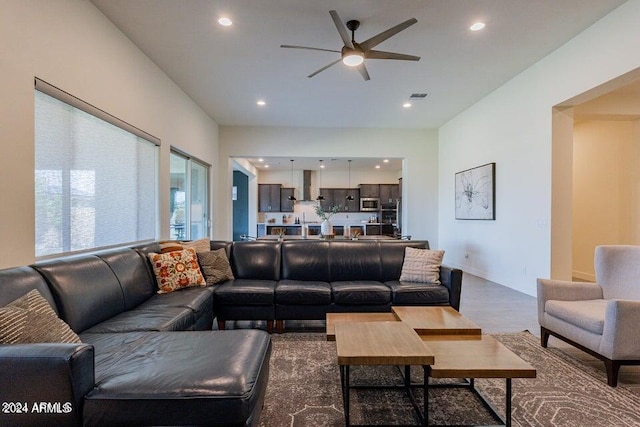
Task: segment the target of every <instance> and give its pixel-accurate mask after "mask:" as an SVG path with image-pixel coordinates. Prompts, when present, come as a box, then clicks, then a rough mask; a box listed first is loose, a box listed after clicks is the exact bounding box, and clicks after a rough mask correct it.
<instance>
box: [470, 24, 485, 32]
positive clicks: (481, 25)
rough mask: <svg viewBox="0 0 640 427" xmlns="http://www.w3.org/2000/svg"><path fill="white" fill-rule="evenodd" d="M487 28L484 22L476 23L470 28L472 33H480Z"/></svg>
mask: <svg viewBox="0 0 640 427" xmlns="http://www.w3.org/2000/svg"><path fill="white" fill-rule="evenodd" d="M484 27H485V23H484V22H476V23H475V24H473V25H472V26H470V27H469V29H470V30H471V31H480V30H481V29H483V28H484Z"/></svg>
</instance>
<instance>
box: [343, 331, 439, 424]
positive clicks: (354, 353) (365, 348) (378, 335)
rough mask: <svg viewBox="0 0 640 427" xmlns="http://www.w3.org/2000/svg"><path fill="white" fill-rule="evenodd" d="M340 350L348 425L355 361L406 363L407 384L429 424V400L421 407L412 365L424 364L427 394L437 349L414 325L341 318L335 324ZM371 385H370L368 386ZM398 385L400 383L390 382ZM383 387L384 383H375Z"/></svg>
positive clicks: (379, 363) (414, 403)
mask: <svg viewBox="0 0 640 427" xmlns="http://www.w3.org/2000/svg"><path fill="white" fill-rule="evenodd" d="M334 328H335V340H336V351H337V354H338V365H339V367H340V382H341V386H342V398H343V405H344V419H345V425H346V426H350V425H351V424H350V418H349V407H350V397H349V391H350V389H351V388H355V387H353V386H352V385H351V384H350V367H351V366H354V365H392V366H394V365H398V366H404V367H405V375H404V379H405V380H404V385H403V386H401V387H403V388H404V389H405V390H406V392H407V394H408V396H409V398H410V399H411V403H412V404H413V406H414V408H415V409H416V412H417V414H418V416H419V418H420V420H421V422H422V425H424V426H426V425H427V418H428V412H429V407H428V405H429V400H428V399H424V407H423V408H422V409H421V408H420V407H419V406H418V404H417V402H416V399H415V397H414V395H413V392H412V390H411V383H410V379H411V375H410V366H411V365H420V366H422V368H423V370H424V383H423V388H424V392H425V396H426V393H427V387H428V386H429V381H428V377H427V372H428V368H429V365H431V364H433V362H434V358H433V353H432V352H431V350H430V349H429V347H428V346H427V345H425V344H424V343H423V341H422V340H421V339H420V337H419V336H418V335H417V334H416V333H415V331H414V330H413V329H412V328H411V326H409V325H407V324H406V323H404V322H398V321H392V322H384V321H382V322H380V321H377V322H339V323H336V324H335V327H334ZM364 387H368V386H364ZM388 387H393V388H395V387H397V386H388ZM374 388H380V385H376V386H374Z"/></svg>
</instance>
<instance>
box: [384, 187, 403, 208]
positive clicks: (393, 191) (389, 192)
mask: <svg viewBox="0 0 640 427" xmlns="http://www.w3.org/2000/svg"><path fill="white" fill-rule="evenodd" d="M399 198H400V185H398V184H380V203H381V204H383V205H384V204H388V203H395V202H396V201H397V200H398V199H399Z"/></svg>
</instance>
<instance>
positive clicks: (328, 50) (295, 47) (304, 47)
mask: <svg viewBox="0 0 640 427" xmlns="http://www.w3.org/2000/svg"><path fill="white" fill-rule="evenodd" d="M280 47H284V48H286V49H308V50H321V51H323V52H336V53H341V52H340V51H339V50H332V49H321V48H319V47H308V46H293V45H290V44H281V45H280Z"/></svg>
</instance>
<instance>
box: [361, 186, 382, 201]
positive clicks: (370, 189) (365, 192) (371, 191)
mask: <svg viewBox="0 0 640 427" xmlns="http://www.w3.org/2000/svg"><path fill="white" fill-rule="evenodd" d="M360 197H362V198H367V197H371V198H375V199H377V198H378V197H380V185H379V184H360Z"/></svg>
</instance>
